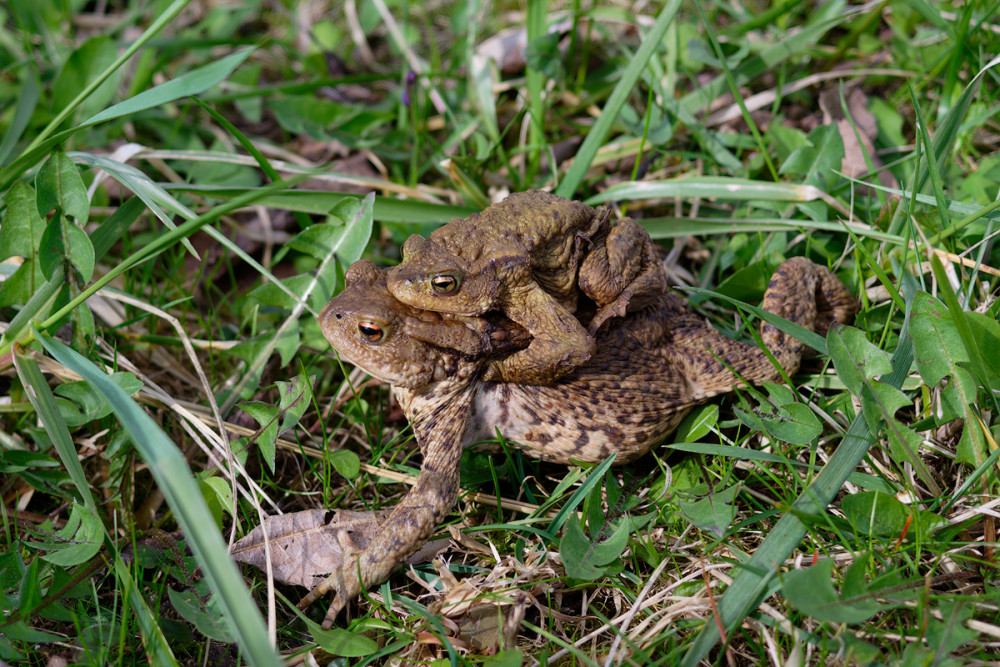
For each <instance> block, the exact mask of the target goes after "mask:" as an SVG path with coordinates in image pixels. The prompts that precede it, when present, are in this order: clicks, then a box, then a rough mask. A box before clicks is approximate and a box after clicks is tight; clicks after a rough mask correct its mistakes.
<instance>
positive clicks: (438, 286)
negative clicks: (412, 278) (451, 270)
mask: <svg viewBox="0 0 1000 667" xmlns="http://www.w3.org/2000/svg"><path fill="white" fill-rule="evenodd" d="M458 285H459V280H458V276H453V275H450V274H447V273H441V274H438V275H436V276H434V277H433V278H431V289H433V290H434V292H435V293H437V294H452V293H454V292H455V291H457V290H458Z"/></svg>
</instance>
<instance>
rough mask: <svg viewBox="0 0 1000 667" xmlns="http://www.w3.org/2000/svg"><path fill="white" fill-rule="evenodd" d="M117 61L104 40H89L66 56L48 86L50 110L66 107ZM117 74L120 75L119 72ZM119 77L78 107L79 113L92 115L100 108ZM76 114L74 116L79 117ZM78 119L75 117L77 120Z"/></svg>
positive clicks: (101, 37) (102, 37)
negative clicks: (49, 88)
mask: <svg viewBox="0 0 1000 667" xmlns="http://www.w3.org/2000/svg"><path fill="white" fill-rule="evenodd" d="M117 57H118V50H117V48H116V47H115V43H114V41H113V40H112V39H111V38H110V37H108V36H106V35H99V36H97V37H92V38H90V39H88V40H87V41H86V42H84V43H83V44H81V45H80V46H79V48H77V49H76V51H74V52H73V53H71V54H70V56H69V58H67V59H66V62H65V64H64V65H63V67H62V69H61V70H60V71H59V74H58V76H56V80H55V82H54V83H53V85H52V108H53V109H56V110H61V109H63V108H65V107H66V106H68V105H69V104H70V103H71V102H72V101H73V99H74V98H75V97H76V96H77V95H79V94H80V93H81V92H82V91H83V90H84V89H85V88H86V87H87V86H88V85H89V84H90V82H91V81H93V80H95V79H96V78H97V77H98V76H100V74H101V72H103V71H105V70H106V69H108V68H109V67H111V64H112V63H114V61H115V59H116V58H117ZM119 73H120V72H119ZM119 78H120V77H116V76H111V77H108V79H107V80H106V81H105V82H104V83H103V84H101V86H100V87H99V88H97V89H96V90H95V91H94V92H92V93H91V94H90V96H89V97H88V98H87V99H86V100H85V101H84V102H83V103H82V104H81V105H80V109H79V112H82V113H83V114H85V115H86V116H90V115H93V114H94V113H96V112H97V111H99V110H100V109H102V108H104V107H105V106H106V105H107V104H108V103H109V102H111V99H112V97H114V94H115V89H116V88H117V87H118V79H119ZM79 112H78V113H79ZM79 117H80V116H77V118H79Z"/></svg>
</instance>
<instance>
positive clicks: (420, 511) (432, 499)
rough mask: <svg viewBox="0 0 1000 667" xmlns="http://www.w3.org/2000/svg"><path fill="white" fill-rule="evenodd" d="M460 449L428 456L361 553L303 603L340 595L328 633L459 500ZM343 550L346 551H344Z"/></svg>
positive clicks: (348, 556)
mask: <svg viewBox="0 0 1000 667" xmlns="http://www.w3.org/2000/svg"><path fill="white" fill-rule="evenodd" d="M460 456H461V447H441V448H438V449H435V450H434V451H433V452H429V453H428V452H425V455H424V464H423V467H422V469H421V472H420V477H419V478H418V479H417V483H416V485H415V486H414V487H413V488H412V489H411V490H410V492H409V493H408V494H406V497H404V498H403V500H401V501H400V502H399V503H398V504H397V505H396V507H395V508H394V509H393V511H392V513H391V514H390V515H389V517H388V518H387V519H386V520H385V523H383V524H382V525H381V526H379V529H378V533H377V534H376V535H375V537H374V538H373V539H372V541H371V542H369V543H368V544H367V545H366V546H365V548H364V549H363V550H361V551H358V550H357V549H351V550H350V552H348V550H347V549H345V554H344V559H343V563H342V564H341V566H340V567H339V568H337V569H336V570H335V571H334V572H333V573H331V574H330V576H329V577H327V578H326V580H325V581H324V582H322V583H321V584H320V585H319V586H317V587H316V588H314V589H313V590H312V591H311V592H310V593H309V594H308V595H306V596H305V597H304V598H302V600H300V601H299V603H298V605H297V606H298V608H299V609H304V608H306V607H307V606H309V605H310V604H312V603H313V602H315V601H316V600H318V599H320V598H321V597H323V596H324V595H326V594H327V593H329V592H331V591H333V592H335V594H336V597H335V598H334V600H333V602H332V603H331V604H330V608H329V610H328V611H327V612H326V616H325V617H324V618H323V629H324V630H326V629H329V628H330V627H331V626H332V625H333V621H334V619H335V618H336V617H337V615H338V614H339V613H340V612H341V611H342V610H343V609H344V607H346V606H347V603H348V602H350V601H351V600H353V599H354V598H355V597H357V596H358V595H359V594H360V593H361V591H362V590H364V589H366V588H368V587H369V586H374V585H376V584H380V583H382V582H383V581H385V580H386V579H388V578H389V575H390V574H391V573H392V571H393V570H394V569H396V567H397V566H398V565H400V564H401V563H403V562H404V561H405V560H406V559H407V558H408V557H409V556H410V555H411V554H413V553H414V552H416V551H417V550H418V549H419V548H420V547H422V546H423V545H424V542H426V541H427V538H428V537H430V535H431V534H432V533H433V532H434V530H435V529H436V528H437V526H438V523H440V521H441V520H442V519H443V518H444V516H445V515H446V514H447V513H448V512H449V511H451V508H452V507H453V506H454V504H455V499H456V498H457V497H458V460H459V457H460ZM342 546H343V545H342Z"/></svg>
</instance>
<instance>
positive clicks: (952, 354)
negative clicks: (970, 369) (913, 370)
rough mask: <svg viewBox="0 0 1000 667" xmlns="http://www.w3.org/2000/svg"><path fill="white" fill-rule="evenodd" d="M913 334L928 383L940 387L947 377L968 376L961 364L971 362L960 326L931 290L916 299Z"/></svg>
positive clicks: (918, 366) (915, 349) (911, 332)
mask: <svg viewBox="0 0 1000 667" xmlns="http://www.w3.org/2000/svg"><path fill="white" fill-rule="evenodd" d="M910 336H911V337H912V338H913V351H914V357H915V359H916V362H917V370H918V371H919V372H920V377H922V378H923V379H924V382H926V383H927V384H928V386H931V387H934V386H936V385H937V383H938V382H940V381H941V380H942V379H944V378H945V377H949V376H950V377H953V378H954V377H956V376H957V375H960V374H962V373H965V374H966V375H968V373H966V372H965V371H964V370H963V369H960V368H959V366H958V364H960V363H968V361H969V354H968V352H967V351H966V350H965V345H964V344H963V343H962V337H961V335H960V334H959V332H958V327H957V326H955V322H954V321H952V319H951V314H950V313H949V312H948V308H946V307H945V305H944V304H943V303H941V302H940V301H938V300H937V299H935V298H934V297H932V296H931V295H930V294H928V293H927V292H918V293H917V295H916V296H915V297H914V298H913V315H912V321H911V323H910ZM968 379H969V380H971V377H969V378H968Z"/></svg>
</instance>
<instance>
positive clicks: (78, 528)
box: [41, 503, 104, 567]
mask: <svg viewBox="0 0 1000 667" xmlns="http://www.w3.org/2000/svg"><path fill="white" fill-rule="evenodd" d="M56 534H57V535H58V536H59V537H61V538H62V539H63V540H65V542H64V544H65V546H63V547H62V548H60V549H58V550H56V551H50V552H49V553H46V554H42V556H41V557H42V558H43V559H44V560H47V561H48V562H50V563H52V564H53V565H59V566H62V567H72V566H74V565H80V564H81V563H86V562H87V561H89V560H90V559H91V558H93V557H94V556H96V555H97V552H98V551H100V550H101V546H103V545H104V524H103V523H101V518H100V517H99V516H97V511H96V510H94V509H90V508H87V507H85V506H84V505H79V504H76V503H74V504H73V508H72V509H71V510H70V515H69V521H67V522H66V525H65V526H64V527H63V529H62V530H60V531H59V532H58V533H56Z"/></svg>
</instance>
